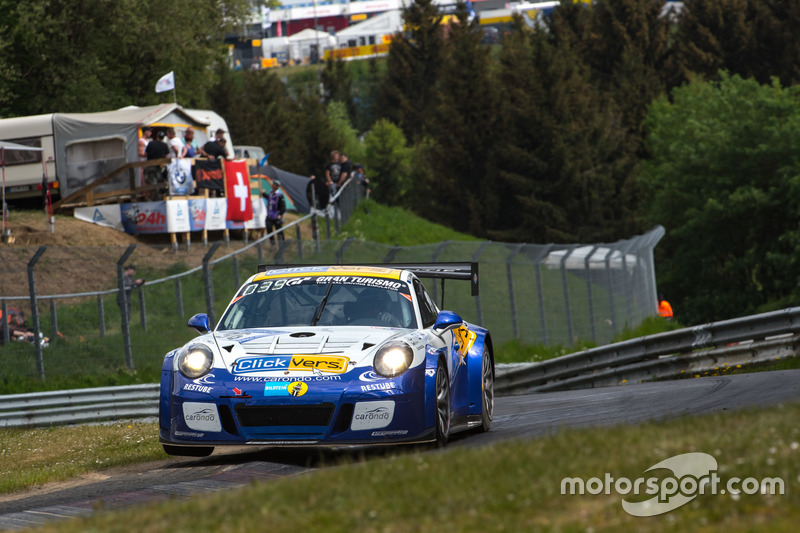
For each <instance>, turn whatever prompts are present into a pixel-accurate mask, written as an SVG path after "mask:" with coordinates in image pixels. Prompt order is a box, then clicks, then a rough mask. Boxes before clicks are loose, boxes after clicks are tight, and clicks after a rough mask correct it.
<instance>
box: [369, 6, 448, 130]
mask: <svg viewBox="0 0 800 533" xmlns="http://www.w3.org/2000/svg"><path fill="white" fill-rule="evenodd" d="M403 19H404V21H405V28H406V30H405V33H404V34H402V35H396V36H395V39H394V40H393V41H392V45H391V47H390V48H389V56H388V57H387V59H386V64H387V72H386V77H385V78H384V80H383V83H382V84H381V87H380V89H379V92H378V95H377V102H378V106H377V109H378V118H384V119H387V120H389V121H391V122H393V123H394V124H397V125H399V126H400V127H401V128H403V133H405V136H406V138H407V139H409V140H410V141H411V142H412V143H414V142H416V141H417V140H419V139H420V138H422V137H424V136H425V135H426V130H427V126H428V123H429V121H430V117H431V113H432V111H433V109H435V107H436V103H437V96H438V95H437V92H436V83H437V81H438V79H439V66H440V63H441V54H442V49H443V46H444V38H443V33H442V28H441V20H442V16H441V14H440V13H439V10H438V8H437V7H436V6H435V5H434V3H433V0H414V1H413V2H411V3H409V4H408V6H406V8H405V9H404V10H403Z"/></svg>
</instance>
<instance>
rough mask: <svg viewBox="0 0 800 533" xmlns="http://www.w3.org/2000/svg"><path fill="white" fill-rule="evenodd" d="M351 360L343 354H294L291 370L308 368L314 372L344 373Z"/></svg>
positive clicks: (290, 362) (290, 363) (290, 365)
mask: <svg viewBox="0 0 800 533" xmlns="http://www.w3.org/2000/svg"><path fill="white" fill-rule="evenodd" d="M349 361H350V359H348V358H347V357H345V356H343V355H293V356H292V358H291V360H290V361H289V370H308V371H309V372H313V371H315V370H317V371H319V372H329V373H333V374H342V373H343V372H344V371H345V370H347V363H348V362H349Z"/></svg>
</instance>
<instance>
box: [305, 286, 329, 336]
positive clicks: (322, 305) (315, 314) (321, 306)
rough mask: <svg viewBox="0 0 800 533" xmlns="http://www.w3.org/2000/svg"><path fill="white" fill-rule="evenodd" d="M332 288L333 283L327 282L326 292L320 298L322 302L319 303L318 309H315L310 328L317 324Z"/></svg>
mask: <svg viewBox="0 0 800 533" xmlns="http://www.w3.org/2000/svg"><path fill="white" fill-rule="evenodd" d="M332 288H333V282H332V281H330V282H328V290H326V291H325V296H323V297H322V301H321V302H320V303H319V307H317V311H316V312H315V313H314V318H313V319H311V324H310V325H311V326H316V325H317V322H319V318H320V317H321V316H322V310H323V309H325V304H326V303H328V296H330V295H331V289H332Z"/></svg>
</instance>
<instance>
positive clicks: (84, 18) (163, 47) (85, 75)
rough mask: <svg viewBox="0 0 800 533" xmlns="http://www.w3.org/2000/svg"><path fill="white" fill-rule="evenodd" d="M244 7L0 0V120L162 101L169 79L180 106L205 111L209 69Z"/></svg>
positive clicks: (233, 2)
mask: <svg viewBox="0 0 800 533" xmlns="http://www.w3.org/2000/svg"><path fill="white" fill-rule="evenodd" d="M248 5H249V2H248V1H247V0H223V1H221V2H206V1H203V0H180V1H176V2H166V3H165V2H160V1H156V0H97V1H92V2H88V1H80V2H73V1H68V0H31V1H29V2H16V1H11V0H1V1H0V11H2V13H3V20H4V22H3V24H2V25H0V43H3V44H2V51H3V53H2V54H0V72H2V73H3V74H4V75H3V76H0V116H24V115H34V114H39V113H52V112H89V111H105V110H108V109H114V108H118V107H123V106H126V105H131V104H134V105H151V104H155V103H158V102H160V101H163V98H164V96H163V95H159V94H157V93H156V92H155V90H154V87H155V83H156V81H157V80H158V79H159V78H160V77H161V76H163V75H164V74H166V73H167V72H170V71H174V72H175V83H176V88H177V94H178V95H179V96H180V101H181V103H183V104H184V105H186V106H187V107H206V105H205V104H206V103H207V100H206V91H207V89H208V88H209V87H210V86H211V84H212V83H213V81H214V79H213V77H212V76H209V69H208V67H209V66H210V65H213V64H214V63H216V62H219V61H222V60H223V59H224V58H225V48H224V46H223V44H222V37H223V36H224V32H225V31H226V29H230V28H231V27H232V26H231V25H232V23H234V22H235V21H236V20H239V19H241V16H242V15H243V14H244V13H245V12H246V9H247V6H248Z"/></svg>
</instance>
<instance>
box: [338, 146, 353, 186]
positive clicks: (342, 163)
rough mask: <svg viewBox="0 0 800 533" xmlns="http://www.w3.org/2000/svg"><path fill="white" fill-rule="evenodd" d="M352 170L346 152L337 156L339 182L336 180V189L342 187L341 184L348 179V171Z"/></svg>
mask: <svg viewBox="0 0 800 533" xmlns="http://www.w3.org/2000/svg"><path fill="white" fill-rule="evenodd" d="M351 171H352V167H351V163H350V160H349V159H348V158H347V154H341V155H340V156H339V182H338V187H337V188H338V189H341V188H342V185H344V184H345V182H346V181H347V180H349V179H350V173H351Z"/></svg>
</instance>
